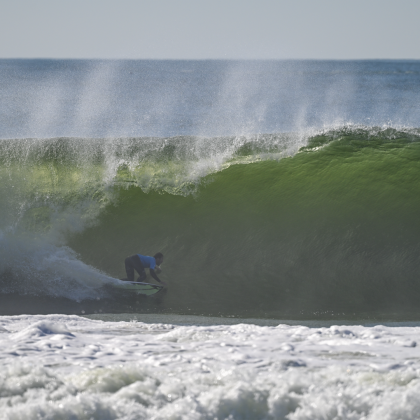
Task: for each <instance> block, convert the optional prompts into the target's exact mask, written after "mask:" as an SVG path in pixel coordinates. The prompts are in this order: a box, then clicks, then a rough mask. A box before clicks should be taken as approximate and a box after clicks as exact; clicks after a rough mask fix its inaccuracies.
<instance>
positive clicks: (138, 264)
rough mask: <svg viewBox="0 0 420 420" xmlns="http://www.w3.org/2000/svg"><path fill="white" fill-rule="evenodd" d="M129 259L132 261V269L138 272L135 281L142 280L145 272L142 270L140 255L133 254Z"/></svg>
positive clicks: (144, 277)
mask: <svg viewBox="0 0 420 420" xmlns="http://www.w3.org/2000/svg"><path fill="white" fill-rule="evenodd" d="M131 261H132V263H133V267H134V269H135V270H136V271H137V273H139V278H138V279H137V281H144V280H145V279H146V272H145V271H144V267H143V264H142V263H141V259H140V257H139V256H138V255H133V257H132V259H131Z"/></svg>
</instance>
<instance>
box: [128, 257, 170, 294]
mask: <svg viewBox="0 0 420 420" xmlns="http://www.w3.org/2000/svg"><path fill="white" fill-rule="evenodd" d="M162 263H163V254H162V253H161V252H158V253H157V254H155V255H154V256H153V257H148V256H147V255H140V254H134V255H131V257H127V258H126V259H125V271H126V273H127V280H128V281H134V270H136V271H137V272H138V273H139V278H138V279H137V281H141V282H143V281H144V280H145V279H146V276H147V274H146V271H145V269H146V268H149V269H150V275H151V276H152V277H153V278H154V279H155V280H156V281H158V282H159V283H162V284H163V285H164V286H166V283H165V282H164V281H162V280H160V279H159V277H158V276H157V274H156V272H158V273H160V271H161V269H160V265H161V264H162Z"/></svg>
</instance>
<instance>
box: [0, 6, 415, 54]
mask: <svg viewBox="0 0 420 420" xmlns="http://www.w3.org/2000/svg"><path fill="white" fill-rule="evenodd" d="M419 17H420V0H0V57H1V58H133V59H146V58H153V59H220V58H222V59H223V58H225V59H287V58H298V59H301V58H315V59H357V58H362V59H365V58H408V59H410V58H411V59H420V42H419V41H420V24H419Z"/></svg>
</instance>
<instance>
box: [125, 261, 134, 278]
mask: <svg viewBox="0 0 420 420" xmlns="http://www.w3.org/2000/svg"><path fill="white" fill-rule="evenodd" d="M124 263H125V272H126V273H127V280H128V281H134V264H133V257H132V256H131V257H127V258H126V259H125V261H124Z"/></svg>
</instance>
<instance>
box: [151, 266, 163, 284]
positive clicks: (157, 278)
mask: <svg viewBox="0 0 420 420" xmlns="http://www.w3.org/2000/svg"><path fill="white" fill-rule="evenodd" d="M150 275H151V276H152V277H153V278H154V279H155V280H156V281H158V282H159V283H162V284H163V285H164V286H166V283H165V282H164V281H162V280H160V278H159V277H158V276H157V275H156V273H155V270H154V269H153V268H151V269H150Z"/></svg>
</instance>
